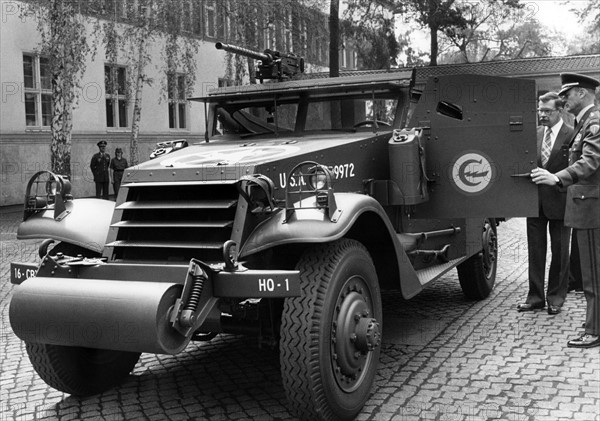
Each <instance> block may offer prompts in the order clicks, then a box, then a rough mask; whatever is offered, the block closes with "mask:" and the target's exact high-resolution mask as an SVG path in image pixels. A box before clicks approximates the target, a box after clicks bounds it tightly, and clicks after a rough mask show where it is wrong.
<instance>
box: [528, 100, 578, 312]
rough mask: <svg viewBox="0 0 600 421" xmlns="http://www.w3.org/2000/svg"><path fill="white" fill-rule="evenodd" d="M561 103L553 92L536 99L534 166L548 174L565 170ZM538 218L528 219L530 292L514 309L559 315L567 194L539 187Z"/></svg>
mask: <svg viewBox="0 0 600 421" xmlns="http://www.w3.org/2000/svg"><path fill="white" fill-rule="evenodd" d="M562 109H563V103H562V101H561V100H560V98H559V97H558V94H557V93H556V92H548V93H546V94H544V95H542V96H541V97H540V98H539V102H538V116H539V122H540V127H539V128H538V132H537V157H538V158H537V165H538V167H541V168H545V169H546V170H548V171H550V172H553V173H554V172H558V171H560V170H562V169H563V168H566V167H567V165H568V163H569V161H568V156H567V150H568V143H569V141H570V140H571V136H572V135H573V128H572V127H570V126H567V125H566V124H565V123H564V122H563V120H562V118H561V112H562ZM538 197H539V216H537V217H534V218H527V247H528V254H529V293H528V294H527V300H526V301H525V303H524V304H519V305H518V306H517V310H519V311H531V310H535V309H538V308H544V306H545V304H546V302H547V303H548V314H558V313H560V311H561V308H562V305H563V303H564V302H565V298H566V296H567V290H568V287H569V239H570V236H571V229H570V228H568V227H565V225H564V221H563V219H564V216H565V203H566V199H567V197H566V193H565V192H561V191H560V190H559V189H558V188H557V187H556V186H545V185H542V186H539V195H538ZM548 231H549V232H550V250H551V252H552V261H551V262H550V271H549V273H548V288H547V292H546V294H544V279H545V273H546V250H547V237H548V233H547V232H548Z"/></svg>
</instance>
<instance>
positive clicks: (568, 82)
mask: <svg viewBox="0 0 600 421" xmlns="http://www.w3.org/2000/svg"><path fill="white" fill-rule="evenodd" d="M560 81H561V83H562V86H561V88H560V92H559V93H558V95H564V94H565V93H566V92H567V91H568V90H569V89H571V88H586V89H596V87H597V86H599V85H600V81H598V80H597V79H594V78H593V77H590V76H586V75H580V74H578V73H561V74H560Z"/></svg>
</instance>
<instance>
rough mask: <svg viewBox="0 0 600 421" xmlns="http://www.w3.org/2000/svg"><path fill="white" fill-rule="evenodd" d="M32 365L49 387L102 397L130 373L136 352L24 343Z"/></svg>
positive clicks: (77, 394) (135, 358)
mask: <svg viewBox="0 0 600 421" xmlns="http://www.w3.org/2000/svg"><path fill="white" fill-rule="evenodd" d="M25 346H26V349H27V354H28V355H29V360H30V361H31V365H32V366H33V368H34V369H35V371H36V372H37V373H38V375H39V376H40V377H41V379H42V380H44V381H45V382H46V383H47V384H48V385H50V386H52V387H53V388H55V389H57V390H60V391H61V392H65V393H69V394H71V395H76V396H89V395H95V394H96V393H101V392H103V391H105V390H107V389H110V388H111V387H113V386H116V385H117V384H119V383H121V381H122V380H123V379H124V378H125V377H126V376H127V375H128V374H129V373H130V372H131V370H133V367H135V364H136V363H137V361H138V359H139V358H140V353H138V352H126V351H112V350H106V349H92V348H81V347H71V346H62V345H50V344H38V343H26V344H25Z"/></svg>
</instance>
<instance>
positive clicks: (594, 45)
mask: <svg viewBox="0 0 600 421" xmlns="http://www.w3.org/2000/svg"><path fill="white" fill-rule="evenodd" d="M574 12H575V13H576V14H577V16H578V18H579V22H580V23H581V24H582V25H585V26H586V28H587V31H586V32H587V33H588V34H589V35H590V36H589V38H587V39H585V40H582V41H583V42H581V43H580V44H579V51H575V52H576V53H579V54H598V53H600V0H588V1H587V3H586V6H585V7H584V8H583V9H575V10H574Z"/></svg>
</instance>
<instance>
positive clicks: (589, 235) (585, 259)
mask: <svg viewBox="0 0 600 421" xmlns="http://www.w3.org/2000/svg"><path fill="white" fill-rule="evenodd" d="M560 76H561V81H562V88H561V90H560V92H559V95H560V97H561V99H563V100H564V101H565V108H566V110H567V111H568V112H570V113H571V114H573V115H574V116H575V131H574V135H573V139H572V140H571V143H570V155H569V166H568V167H567V168H565V169H564V170H561V171H558V172H557V173H556V174H552V173H551V172H549V171H547V170H545V169H543V168H536V169H534V170H533V171H532V172H531V178H532V180H533V181H534V182H535V183H536V184H547V185H558V186H559V187H563V186H564V187H567V206H566V211H565V225H567V226H570V227H572V228H573V229H574V230H576V233H577V244H578V246H579V257H580V261H581V273H582V281H583V292H584V294H585V300H586V303H587V308H586V319H585V332H584V333H583V334H582V335H581V336H580V337H578V338H576V339H573V340H570V341H569V342H568V343H567V346H569V347H573V348H591V347H595V346H600V110H599V109H598V107H597V106H595V105H594V98H595V89H596V88H597V87H598V86H600V81H598V80H596V79H594V78H592V77H589V76H585V75H580V74H576V73H562V74H561V75H560Z"/></svg>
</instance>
